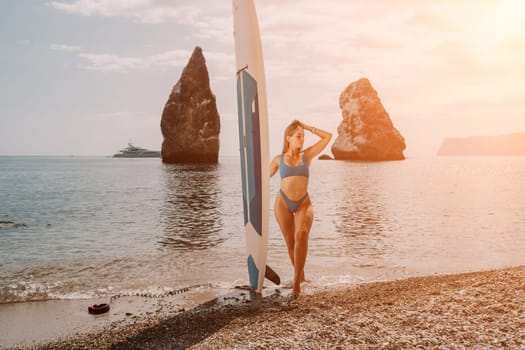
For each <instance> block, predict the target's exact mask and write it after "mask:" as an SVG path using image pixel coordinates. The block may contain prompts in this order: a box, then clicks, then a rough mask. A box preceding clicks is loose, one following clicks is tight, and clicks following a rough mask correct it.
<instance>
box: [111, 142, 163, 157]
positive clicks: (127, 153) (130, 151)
mask: <svg viewBox="0 0 525 350" xmlns="http://www.w3.org/2000/svg"><path fill="white" fill-rule="evenodd" d="M113 158H160V151H150V150H147V149H145V148H140V147H136V146H133V144H132V143H131V142H128V147H126V148H124V149H123V150H120V151H119V153H116V154H114V155H113Z"/></svg>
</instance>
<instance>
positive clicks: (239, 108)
mask: <svg viewBox="0 0 525 350" xmlns="http://www.w3.org/2000/svg"><path fill="white" fill-rule="evenodd" d="M241 74H242V72H241ZM241 84H242V79H241V75H240V74H239V75H238V76H237V115H238V117H239V123H238V124H239V151H240V153H241V173H242V207H243V212H244V225H246V224H247V223H248V207H247V205H246V202H247V201H246V198H247V193H246V175H245V169H246V160H245V159H244V122H243V119H244V118H243V112H242V94H241V91H242V90H241V89H242V86H241Z"/></svg>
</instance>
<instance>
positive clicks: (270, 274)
mask: <svg viewBox="0 0 525 350" xmlns="http://www.w3.org/2000/svg"><path fill="white" fill-rule="evenodd" d="M264 278H266V279H267V280H270V281H272V282H273V283H275V284H276V285H279V284H281V277H279V275H278V274H277V272H275V271H274V270H273V269H272V268H271V267H270V266H268V265H266V270H265V271H264Z"/></svg>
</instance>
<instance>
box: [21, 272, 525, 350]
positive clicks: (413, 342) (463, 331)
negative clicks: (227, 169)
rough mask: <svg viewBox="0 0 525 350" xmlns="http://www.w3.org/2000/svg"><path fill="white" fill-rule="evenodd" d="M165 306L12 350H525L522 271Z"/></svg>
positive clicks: (245, 295) (524, 280)
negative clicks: (184, 306) (162, 309)
mask: <svg viewBox="0 0 525 350" xmlns="http://www.w3.org/2000/svg"><path fill="white" fill-rule="evenodd" d="M282 289H284V288H282ZM167 308H168V310H165V311H166V312H163V313H162V316H158V315H154V314H149V315H147V316H146V317H144V318H135V319H134V320H133V322H120V323H119V322H115V323H111V324H110V325H108V326H107V327H106V328H105V329H104V330H102V331H100V330H98V331H95V332H92V333H85V334H78V335H72V336H70V337H68V338H66V339H63V340H57V341H54V342H50V343H47V344H40V345H34V346H26V347H19V349H71V348H74V349H109V348H111V349H184V348H192V349H209V348H242V349H252V348H277V347H278V348H283V349H291V348H296V347H298V346H300V347H301V348H303V349H317V348H337V347H340V348H357V349H370V348H372V349H374V348H376V349H397V348H417V347H423V348H432V347H442V348H472V347H478V348H479V347H482V348H518V347H525V266H517V267H511V268H504V269H498V270H488V271H481V272H469V273H461V274H454V275H435V276H425V277H412V278H407V279H403V280H396V281H390V282H370V283H362V284H357V285H352V286H350V287H348V286H347V287H335V288H333V289H329V290H326V291H319V292H315V293H314V294H305V295H302V296H300V297H299V298H298V299H295V300H294V299H292V298H290V296H289V291H284V292H282V293H281V292H280V289H277V290H276V291H275V292H274V293H273V294H272V295H269V296H264V297H262V298H256V297H255V296H254V295H253V294H251V295H250V294H249V293H248V292H246V291H234V292H232V293H229V294H227V295H221V296H219V297H217V298H215V299H212V300H210V301H207V302H204V303H203V304H200V305H197V306H195V307H194V308H192V309H189V310H184V311H181V310H176V309H169V305H167Z"/></svg>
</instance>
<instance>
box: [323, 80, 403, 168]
mask: <svg viewBox="0 0 525 350" xmlns="http://www.w3.org/2000/svg"><path fill="white" fill-rule="evenodd" d="M339 108H341V110H342V111H343V121H342V122H341V124H340V125H339V127H338V128H337V132H338V136H337V139H336V140H335V142H334V144H333V146H332V153H333V155H334V157H335V159H336V160H369V161H382V160H403V159H405V156H404V154H403V151H404V150H405V148H406V145H405V139H404V138H403V136H401V133H400V132H399V131H398V130H397V129H396V128H395V127H394V124H393V123H392V120H391V119H390V116H389V114H388V112H387V111H386V110H385V108H384V107H383V104H382V103H381V100H380V99H379V97H378V95H377V92H376V90H375V89H374V88H373V87H372V84H371V83H370V81H369V80H368V79H366V78H363V79H359V80H357V81H355V82H353V83H352V84H350V85H349V86H348V87H347V88H346V89H345V90H344V91H343V92H342V93H341V95H340V97H339Z"/></svg>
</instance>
